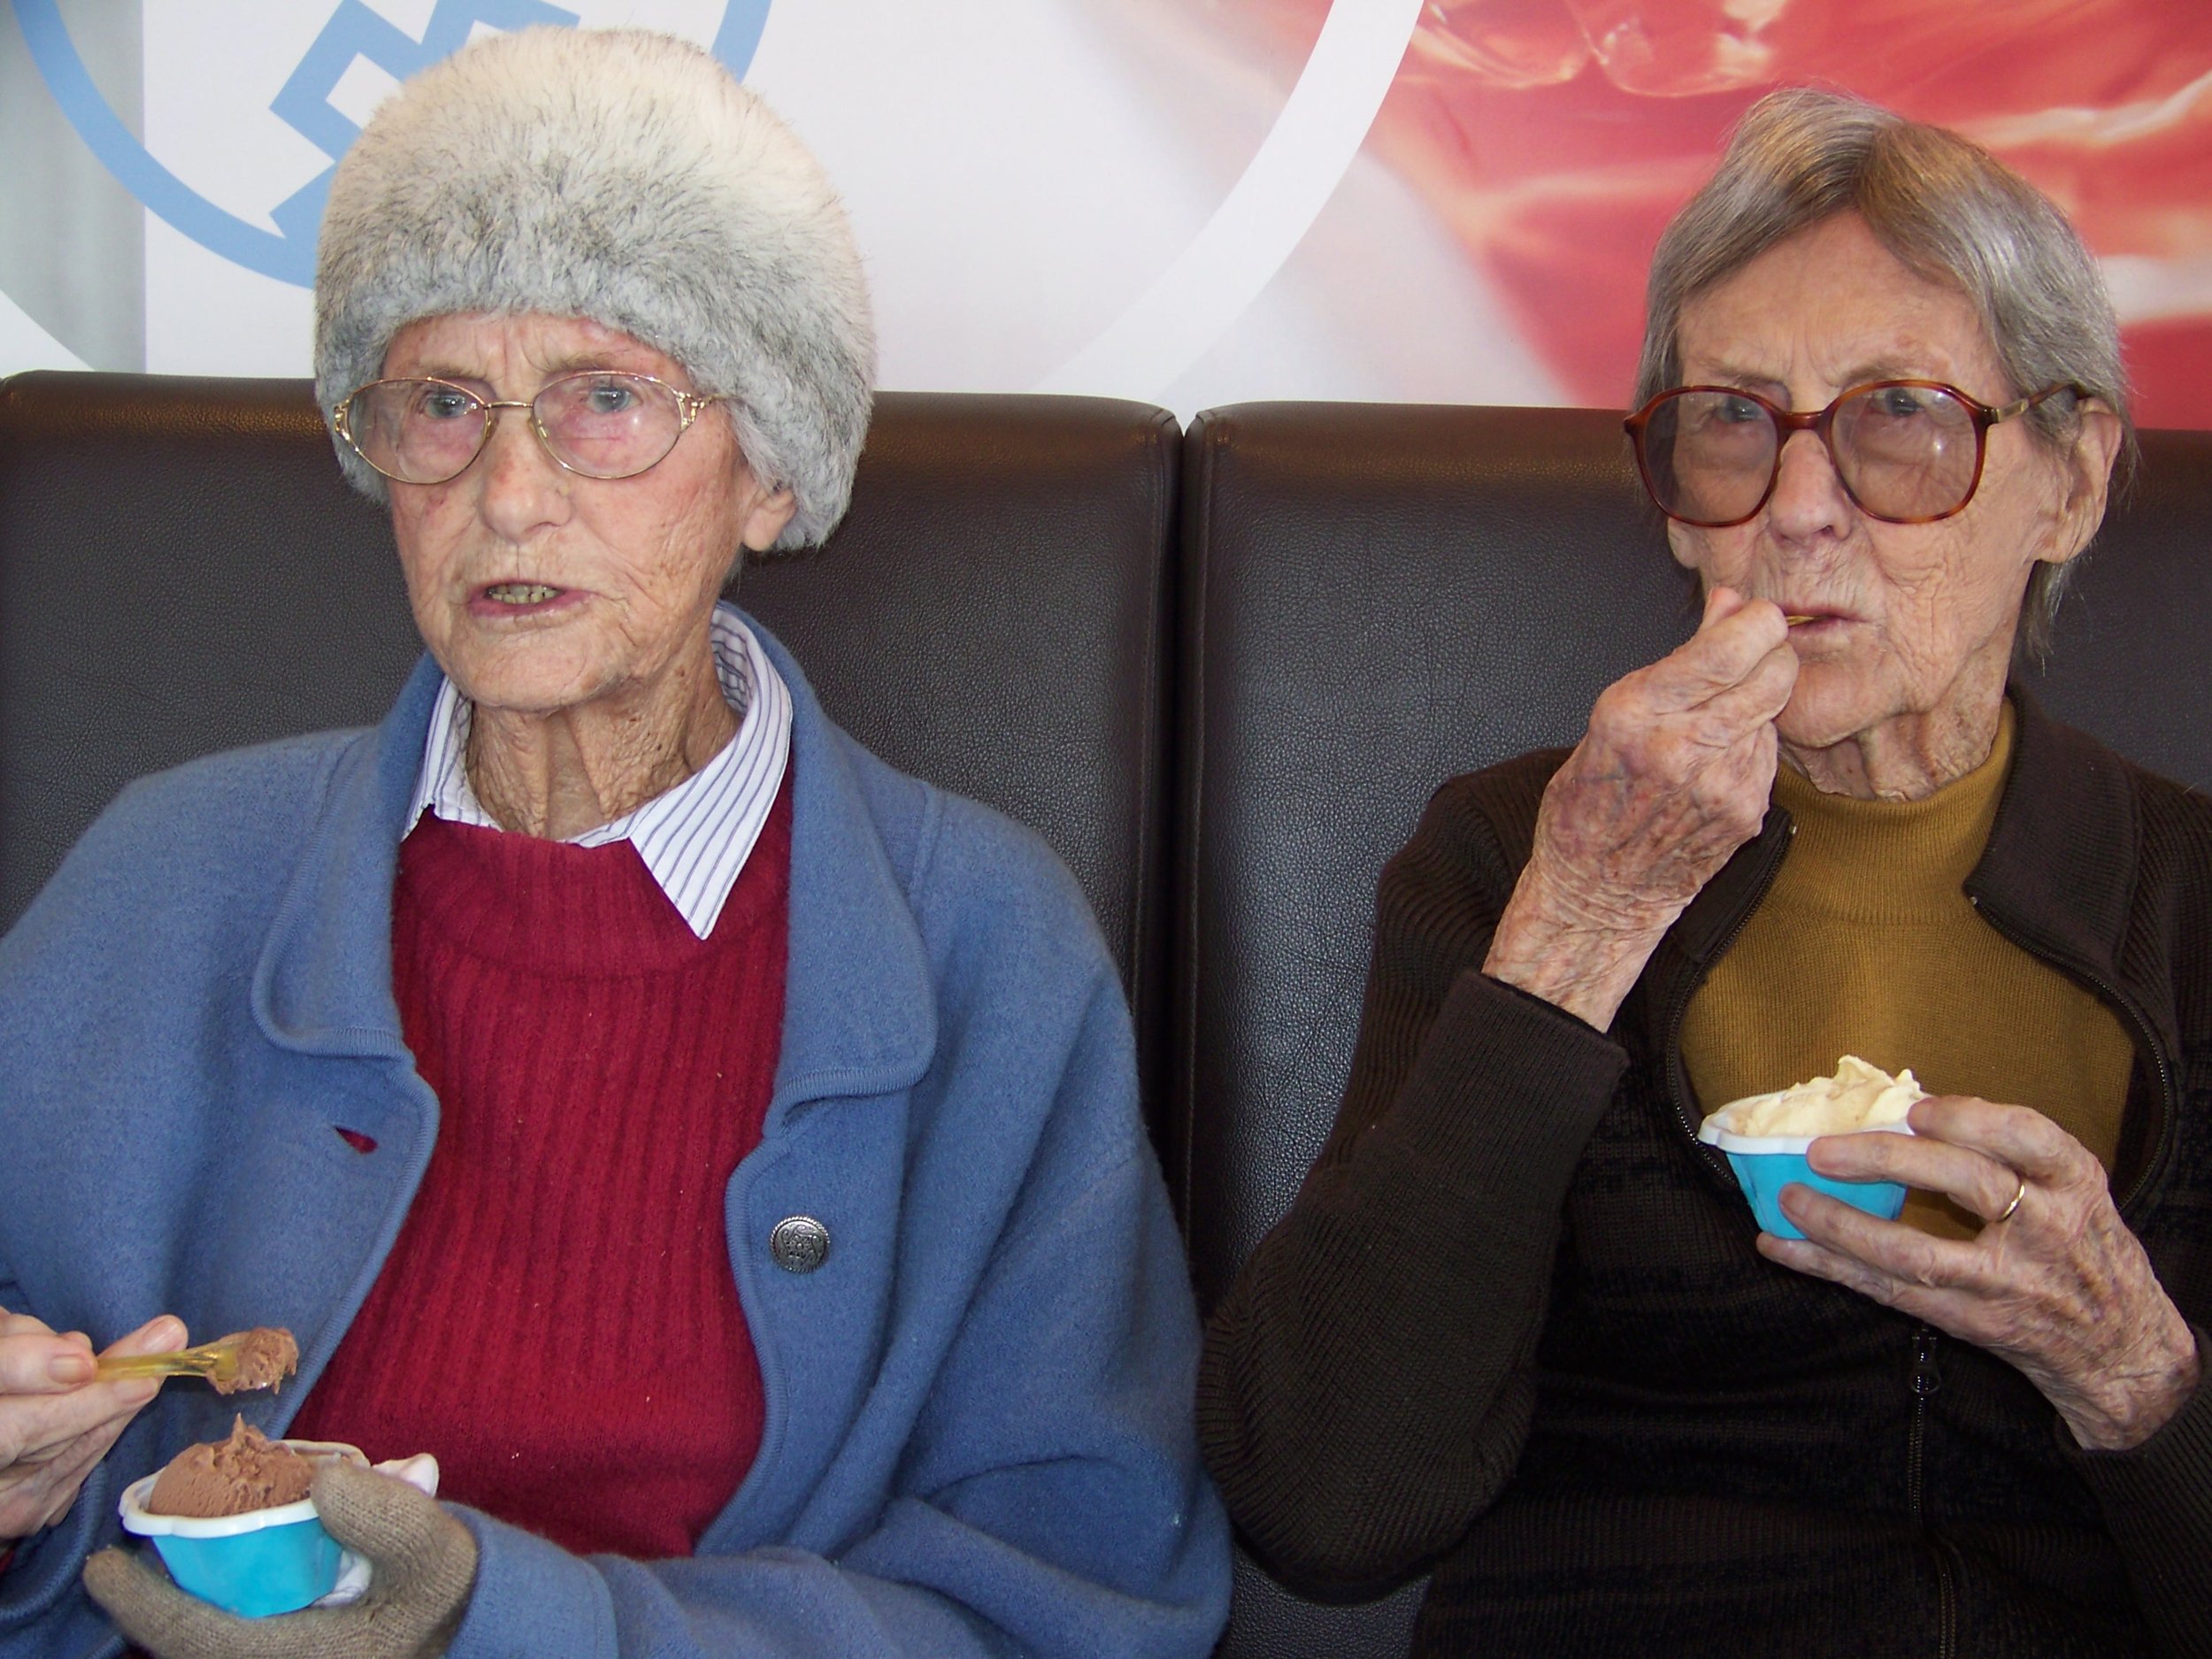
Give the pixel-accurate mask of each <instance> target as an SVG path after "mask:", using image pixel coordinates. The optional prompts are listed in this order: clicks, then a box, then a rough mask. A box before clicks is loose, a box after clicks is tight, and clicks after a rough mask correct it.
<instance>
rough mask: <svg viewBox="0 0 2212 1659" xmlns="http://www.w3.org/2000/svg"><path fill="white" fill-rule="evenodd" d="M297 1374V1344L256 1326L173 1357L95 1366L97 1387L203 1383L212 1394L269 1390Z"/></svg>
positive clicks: (127, 1357) (114, 1359)
mask: <svg viewBox="0 0 2212 1659" xmlns="http://www.w3.org/2000/svg"><path fill="white" fill-rule="evenodd" d="M299 1368H300V1348H299V1344H298V1343H296V1342H295V1341H294V1340H292V1333H290V1332H289V1331H285V1330H280V1329H276V1328H274V1327H272V1326H269V1325H256V1326H255V1327H254V1328H253V1329H252V1330H250V1331H234V1332H232V1333H230V1334H229V1335H228V1336H219V1337H217V1338H216V1339H215V1340H213V1341H212V1342H203V1343H201V1344H200V1345H199V1346H198V1347H197V1348H180V1349H178V1350H177V1352H175V1353H173V1354H117V1355H111V1356H108V1357H107V1358H104V1359H103V1360H101V1361H100V1363H99V1366H98V1369H97V1370H96V1371H95V1373H94V1375H95V1377H96V1379H97V1380H98V1381H101V1382H120V1381H122V1380H123V1379H126V1378H129V1377H204V1378H206V1379H207V1380H208V1381H209V1382H210V1383H211V1384H212V1385H213V1386H214V1388H215V1392H216V1393H218V1394H236V1393H238V1392H239V1391H240V1390H242V1389H247V1388H273V1387H275V1386H277V1385H278V1384H279V1383H280V1382H282V1381H283V1380H284V1379H286V1378H287V1377H289V1376H290V1375H291V1374H292V1373H293V1372H294V1371H297V1370H298V1369H299Z"/></svg>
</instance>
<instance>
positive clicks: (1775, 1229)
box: [1697, 1107, 1912, 1239]
mask: <svg viewBox="0 0 2212 1659" xmlns="http://www.w3.org/2000/svg"><path fill="white" fill-rule="evenodd" d="M1726 1110H1727V1108H1725V1107H1724V1108H1723V1109H1722V1110H1720V1111H1717V1112H1715V1113H1714V1114H1713V1115H1712V1116H1711V1117H1710V1118H1707V1119H1706V1120H1705V1122H1704V1124H1703V1125H1701V1127H1700V1128H1699V1130H1698V1132H1697V1138H1698V1139H1699V1140H1700V1141H1703V1142H1704V1143H1705V1144H1706V1145H1707V1146H1709V1147H1717V1148H1719V1149H1720V1151H1721V1153H1722V1154H1723V1156H1725V1157H1726V1158H1727V1160H1728V1167H1729V1168H1730V1169H1732V1170H1733V1171H1735V1172H1736V1185H1737V1186H1739V1187H1742V1188H1743V1195H1744V1196H1745V1197H1746V1198H1747V1199H1748V1200H1750V1201H1751V1213H1752V1214H1753V1215H1754V1216H1755V1217H1757V1218H1758V1222H1759V1225H1760V1226H1762V1227H1763V1228H1764V1229H1765V1230H1766V1231H1767V1232H1769V1233H1772V1234H1773V1235H1774V1236H1775V1237H1776V1238H1778V1239H1801V1238H1803V1237H1804V1236H1805V1235H1804V1234H1803V1233H1801V1232H1800V1231H1798V1227H1797V1224H1796V1223H1795V1222H1793V1221H1792V1220H1791V1219H1790V1218H1789V1217H1787V1216H1786V1215H1784V1214H1783V1213H1782V1189H1783V1188H1784V1187H1786V1186H1788V1185H1789V1184H1790V1183H1791V1182H1792V1181H1795V1182H1797V1183H1799V1184H1800V1185H1801V1186H1804V1187H1810V1188H1812V1190H1813V1191H1815V1192H1816V1193H1825V1194H1828V1196H1829V1197H1831V1198H1836V1199H1840V1200H1842V1202H1845V1203H1847V1204H1848V1205H1850V1206H1851V1207H1852V1208H1853V1209H1854V1210H1864V1211H1865V1212H1866V1213H1867V1214H1868V1215H1870V1216H1874V1217H1879V1218H1880V1219H1881V1220H1884V1221H1894V1220H1896V1219H1897V1212H1898V1211H1899V1210H1902V1209H1903V1208H1904V1207H1905V1189H1904V1187H1902V1186H1901V1184H1899V1183H1898V1182H1896V1181H1839V1180H1837V1179H1834V1178H1833V1177H1832V1176H1827V1175H1822V1174H1819V1173H1817V1172H1816V1171H1815V1170H1814V1169H1813V1167H1812V1166H1811V1165H1810V1164H1807V1163H1806V1162H1805V1148H1808V1147H1809V1146H1810V1145H1812V1143H1813V1142H1814V1141H1817V1140H1820V1139H1821V1138H1822V1137H1820V1136H1818V1135H1740V1134H1737V1133H1734V1132H1733V1131H1732V1130H1729V1129H1725V1128H1724V1127H1722V1126H1721V1119H1722V1118H1723V1116H1724V1114H1725V1112H1726ZM1842 1133H1846V1134H1860V1135H1876V1134H1896V1135H1909V1134H1910V1133H1912V1131H1911V1129H1910V1128H1909V1127H1907V1126H1906V1125H1904V1124H1901V1123H1894V1124H1874V1125H1869V1126H1868V1127H1866V1128H1864V1129H1850V1130H1845V1131H1843V1132H1842Z"/></svg>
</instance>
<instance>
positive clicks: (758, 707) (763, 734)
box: [401, 605, 791, 939]
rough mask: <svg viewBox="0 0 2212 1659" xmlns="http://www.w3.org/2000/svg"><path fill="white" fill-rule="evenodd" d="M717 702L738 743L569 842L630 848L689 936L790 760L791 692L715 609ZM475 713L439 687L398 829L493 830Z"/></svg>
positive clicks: (748, 848) (738, 864) (741, 859)
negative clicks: (478, 767)
mask: <svg viewBox="0 0 2212 1659" xmlns="http://www.w3.org/2000/svg"><path fill="white" fill-rule="evenodd" d="M710 632H711V634H712V639H713V644H714V665H715V672H716V673H717V675H718V677H719V679H720V680H721V682H722V695H723V697H724V698H725V700H726V701H727V702H728V703H729V705H730V709H731V710H732V712H733V713H734V714H736V715H737V717H738V727H737V735H736V736H734V737H733V738H731V739H730V741H728V742H727V743H726V744H724V745H723V747H722V749H721V750H720V751H719V752H718V754H716V756H715V757H714V758H713V759H712V760H710V761H709V762H708V763H707V764H705V765H704V766H702V767H701V768H700V769H699V770H698V771H697V772H694V773H692V774H691V776H690V777H688V778H687V779H685V780H683V781H682V782H681V783H680V784H678V785H677V786H676V787H674V788H672V789H670V790H668V791H667V792H666V793H665V794H663V795H655V796H654V797H653V798H652V799H651V800H650V801H648V802H646V803H644V804H643V805H641V806H639V807H637V808H635V809H634V810H631V811H629V812H626V813H625V814H624V815H623V816H622V817H620V818H616V819H615V820H614V821H613V822H611V823H609V824H602V825H600V826H598V827H597V828H596V829H589V830H586V831H585V832H584V833H582V834H580V835H572V836H570V837H569V838H568V839H569V841H570V843H571V844H572V845H573V846H578V847H604V846H607V845H610V844H611V843H612V842H615V841H628V842H629V843H630V844H631V845H632V846H634V847H635V848H636V849H637V852H638V856H639V857H640V858H641V859H642V860H643V861H644V864H645V867H646V869H647V870H648V871H649V872H651V874H652V877H653V880H654V882H655V883H656V884H657V886H658V887H660V890H661V892H662V893H663V894H664V895H666V897H667V899H668V902H670V903H671V904H672V905H674V906H675V907H676V910H677V911H678V913H679V914H680V915H681V916H682V917H683V918H684V920H685V922H686V923H687V924H688V925H689V926H690V928H691V931H692V932H693V933H695V934H697V935H698V936H699V937H700V938H702V939H704V938H705V937H706V936H707V935H708V934H709V933H712V932H713V931H714V924H715V920H716V918H718V917H719V916H720V915H721V914H722V906H723V905H724V904H725V903H726V902H727V901H728V899H729V896H730V889H731V888H732V887H735V886H736V885H737V878H738V876H739V875H740V874H741V872H743V871H744V868H745V861H746V859H748V858H749V857H750V856H752V851H753V844H754V843H755V842H756V841H758V840H759V839H760V832H761V829H762V827H763V826H764V825H765V824H766V823H767V822H768V811H769V809H770V808H771V807H772V806H773V805H774V804H775V801H776V792H777V791H778V789H780V787H782V784H783V774H784V771H785V768H786V767H787V766H788V764H790V758H791V689H790V687H788V686H787V685H786V684H785V683H784V680H783V676H782V675H780V674H779V673H778V672H776V665H775V664H773V663H772V662H770V661H769V660H768V656H767V653H766V652H765V651H764V650H763V649H761V644H760V641H758V640H757V639H756V638H755V637H754V635H753V632H752V630H751V629H750V628H749V627H747V626H745V624H744V621H743V620H742V619H741V618H740V617H739V616H738V614H737V612H736V611H733V610H731V609H730V608H729V607H728V606H726V605H719V606H717V607H716V608H715V611H714V617H713V621H712V624H711V627H710ZM471 714H472V708H471V705H470V703H469V702H468V699H466V698H465V697H464V696H462V695H461V693H460V690H459V688H458V687H456V686H455V685H454V683H453V682H452V680H445V681H444V682H443V683H442V685H440V687H438V695H437V701H436V703H434V705H433V707H432V709H431V711H430V730H429V732H428V733H427V734H426V736H425V738H424V740H423V751H422V770H421V772H419V774H418V776H417V778H416V781H415V793H414V798H413V800H412V801H411V803H409V806H408V809H407V817H406V818H405V819H404V820H403V823H402V826H401V833H402V834H405V833H406V832H407V831H408V830H411V829H412V828H413V827H414V826H415V824H416V822H417V820H419V818H421V817H422V815H423V814H424V813H425V812H432V813H434V814H436V815H437V816H438V817H439V818H444V819H446V820H447V821H449V822H450V823H455V824H470V825H474V826H477V827H478V828H480V829H497V828H499V825H498V823H497V822H496V821H495V819H494V818H492V816H491V814H490V813H488V812H487V811H486V810H484V804H483V803H482V802H480V801H479V800H478V799H477V798H476V791H475V789H474V788H472V787H471V786H470V784H469V778H468V767H467V765H466V764H465V757H466V756H467V753H468V738H469V722H470V718H471Z"/></svg>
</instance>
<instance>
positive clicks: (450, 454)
mask: <svg viewBox="0 0 2212 1659" xmlns="http://www.w3.org/2000/svg"><path fill="white" fill-rule="evenodd" d="M719 401H720V399H719V397H718V396H716V395H714V394H709V393H701V392H687V391H683V390H681V389H680V388H677V387H673V386H671V385H669V384H668V383H667V382H666V381H665V380H655V379H654V378H653V377H652V376H651V375H649V374H627V373H621V372H619V371H617V370H613V369H584V370H580V371H578V372H577V373H573V374H564V375H561V376H558V377H557V378H556V379H554V380H548V381H547V382H546V383H545V384H544V385H543V386H541V387H540V388H538V391H537V395H536V396H534V397H532V398H530V399H528V400H527V401H523V400H520V399H515V398H495V397H484V396H480V395H479V394H478V393H475V392H472V391H471V390H469V388H467V387H465V386H459V385H456V384H455V383H454V382H453V381H451V380H372V381H370V382H369V384H368V385H366V386H364V387H362V388H360V389H358V390H357V391H356V392H354V393H353V394H352V395H351V396H349V397H348V398H347V399H346V400H345V401H344V402H343V403H340V404H339V405H338V407H337V408H336V409H335V410H334V411H331V425H332V426H333V427H334V429H335V430H336V432H337V434H338V435H339V437H340V438H342V440H344V442H346V444H347V446H348V447H349V448H350V449H352V450H353V452H354V453H355V454H356V455H357V456H359V457H361V458H362V459H363V460H364V461H366V462H367V463H368V464H369V465H371V466H373V467H374V468H375V469H376V470H377V471H378V472H381V473H382V474H383V475H384V476H385V477H386V478H388V479H393V480H397V481H398V482H400V483H403V484H443V483H448V482H449V481H451V480H454V479H457V478H458V477H460V475H461V474H462V473H463V472H466V471H468V469H469V466H470V465H471V464H472V463H473V462H474V461H475V459H476V457H478V456H480V455H481V454H482V453H483V452H484V446H485V445H486V444H487V443H488V442H490V441H491V435H492V422H493V421H494V420H495V419H498V416H499V411H501V410H503V409H519V410H523V411H526V412H527V413H528V415H529V418H530V429H531V431H533V432H534V433H535V434H537V439H538V442H540V443H541V444H542V445H544V447H545V452H546V453H547V454H548V455H549V456H551V457H553V460H554V462H555V463H556V464H557V465H560V466H562V467H565V469H567V470H568V471H569V472H574V473H577V474H579V475H580V476H581V477H584V478H598V479H619V478H635V477H636V476H637V475H638V474H639V473H640V472H645V471H647V470H648V469H649V468H651V467H654V466H657V465H659V464H660V463H661V462H663V461H664V460H666V459H667V458H668V454H669V451H670V450H672V449H674V448H675V447H676V443H677V441H678V440H679V439H680V438H681V437H682V436H683V435H684V434H685V433H686V432H687V431H689V430H690V429H691V423H692V422H693V421H695V420H696V419H698V418H699V416H700V414H701V413H702V412H703V411H704V410H705V409H706V408H707V406H708V405H709V404H710V403H718V402H719Z"/></svg>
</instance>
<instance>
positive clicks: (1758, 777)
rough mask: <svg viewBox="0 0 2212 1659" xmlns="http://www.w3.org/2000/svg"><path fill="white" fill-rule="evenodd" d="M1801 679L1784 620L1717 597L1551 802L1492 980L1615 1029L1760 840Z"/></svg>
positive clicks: (1767, 606) (1601, 713) (1569, 768)
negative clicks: (1709, 888) (1635, 988)
mask: <svg viewBox="0 0 2212 1659" xmlns="http://www.w3.org/2000/svg"><path fill="white" fill-rule="evenodd" d="M1796 683H1797V655H1796V653H1795V652H1793V651H1792V650H1791V649H1790V648H1789V625H1788V624H1787V623H1786V622H1785V621H1784V620H1783V618H1782V612H1781V611H1780V610H1779V609H1778V607H1777V606H1775V605H1773V604H1771V603H1769V602H1767V601H1765V600H1747V599H1745V598H1744V597H1743V596H1742V595H1740V594H1738V593H1736V592H1734V591H1733V590H1732V589H1731V588H1714V589H1713V591H1712V592H1711V593H1710V594H1709V595H1706V600H1705V615H1704V618H1703V620H1702V621H1701V622H1700V624H1699V625H1698V630H1697V632H1696V634H1694V635H1692V636H1691V638H1690V639H1689V640H1688V641H1686V643H1685V644H1683V645H1682V646H1681V647H1679V648H1678V649H1676V650H1675V651H1673V652H1672V653H1671V654H1670V655H1668V656H1666V657H1662V658H1661V659H1660V660H1659V661H1658V662H1655V663H1654V664H1651V665H1650V666H1648V667H1647V668H1640V669H1638V670H1637V671H1636V672H1634V673H1632V674H1629V675H1627V676H1625V677H1624V678H1623V679H1621V680H1616V681H1615V682H1614V683H1613V684H1612V685H1610V686H1609V687H1606V688H1605V690H1604V691H1603V692H1602V693H1601V694H1600V695H1599V697H1598V700H1597V705H1596V707H1595V708H1594V709H1593V710H1591V712H1590V729H1589V731H1588V732H1587V733H1586V734H1585V735H1584V737H1583V740H1582V741H1581V742H1580V743H1578V745H1576V747H1575V751H1574V753H1573V754H1572V755H1571V756H1569V757H1567V762H1566V764H1564V765H1563V766H1562V767H1561V768H1560V769H1559V771H1558V772H1556V773H1555V774H1554V775H1553V778H1552V780H1551V782H1550V784H1549V785H1548V787H1546V789H1545V791H1544V803H1543V806H1542V808H1541V810H1540V811H1539V813H1538V815H1537V820H1536V841H1535V847H1534V849H1533V851H1532V854H1531V856H1530V858H1529V862H1528V865H1527V867H1526V868H1525V870H1523V871H1522V872H1521V878H1520V880H1519V881H1518V883H1517V885H1516V886H1515V887H1514V889H1513V896H1512V898H1511V899H1510V900H1509V901H1508V902H1507V904H1506V908H1505V911H1504V913H1503V915H1502V916H1501V917H1500V918H1499V920H1498V930H1497V933H1496V934H1495V936H1494V938H1493V940H1492V941H1491V948H1490V955H1489V957H1488V959H1487V960H1486V962H1485V963H1484V964H1483V972H1486V973H1487V974H1489V975H1491V976H1492V977H1493V978H1494V979H1503V980H1505V981H1506V982H1508V983H1509V984H1511V985H1516V986H1518V987H1521V988H1522V989H1523V990H1525V991H1528V992H1531V993H1532V994H1533V995H1537V996H1540V997H1542V998H1543V999H1544V1000H1545V1001H1547V1002H1552V1003H1555V1004H1556V1005H1557V1006H1559V1007H1561V1008H1563V1009H1565V1010H1567V1011H1568V1012H1569V1013H1571V1014H1573V1015H1575V1016H1577V1017H1578V1018H1581V1019H1584V1020H1586V1021H1587V1022H1588V1023H1589V1024H1591V1025H1595V1026H1597V1027H1598V1028H1600V1029H1601V1030H1602V1029H1603V1028H1604V1027H1606V1026H1607V1025H1610V1024H1612V1020H1613V1016H1614V1014H1615V1013H1616V1012H1617V1010H1619V1008H1620V1004H1621V999H1622V998H1623V997H1624V996H1626V995H1628V990H1629V987H1631V986H1632V985H1633V984H1634V983H1635V981H1636V976H1637V975H1638V974H1639V973H1640V972H1643V967H1644V964H1645V962H1646V961H1647V959H1648V958H1649V957H1650V955H1651V952H1652V949H1653V947H1654V946H1655V945H1656V944H1657V943H1658V942H1659V939H1660V936H1661V935H1662V934H1663V933H1665V932H1666V931H1667V929H1668V928H1669V927H1671V926H1673V923H1674V919H1675V918H1676V917H1678V916H1679V915H1680V914H1681V913H1682V910H1683V907H1684V906H1685V905H1686V904H1687V903H1689V902H1690V901H1691V900H1692V899H1693V898H1694V897H1695V896H1696V895H1697V893H1698V890H1699V889H1700V888H1701V887H1703V886H1704V885H1705V884H1706V882H1708V881H1709V880H1710V879H1712V877H1713V875H1714V872H1717V870H1719V868H1720V867H1721V866H1722V865H1723V864H1725V863H1727V862H1728V859H1729V856H1730V855H1731V854H1732V853H1733V852H1734V851H1735V850H1736V849H1737V848H1739V847H1740V846H1742V845H1743V844H1744V842H1746V841H1749V840H1750V839H1751V838H1752V837H1753V836H1754V835H1755V834H1757V833H1758V832H1759V826H1760V824H1761V822H1762V821H1763V819H1764V818H1765V816H1766V810H1767V796H1768V794H1769V792H1770V790H1771V789H1772V788H1773V786H1774V766H1775V758H1776V756H1777V754H1778V742H1779V740H1778V737H1777V735H1776V733H1775V729H1774V720H1775V717H1776V716H1777V715H1778V714H1780V713H1781V711H1782V709H1783V706H1784V705H1785V704H1786V703H1788V702H1789V698H1790V691H1791V688H1792V687H1793V686H1795V684H1796Z"/></svg>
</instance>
